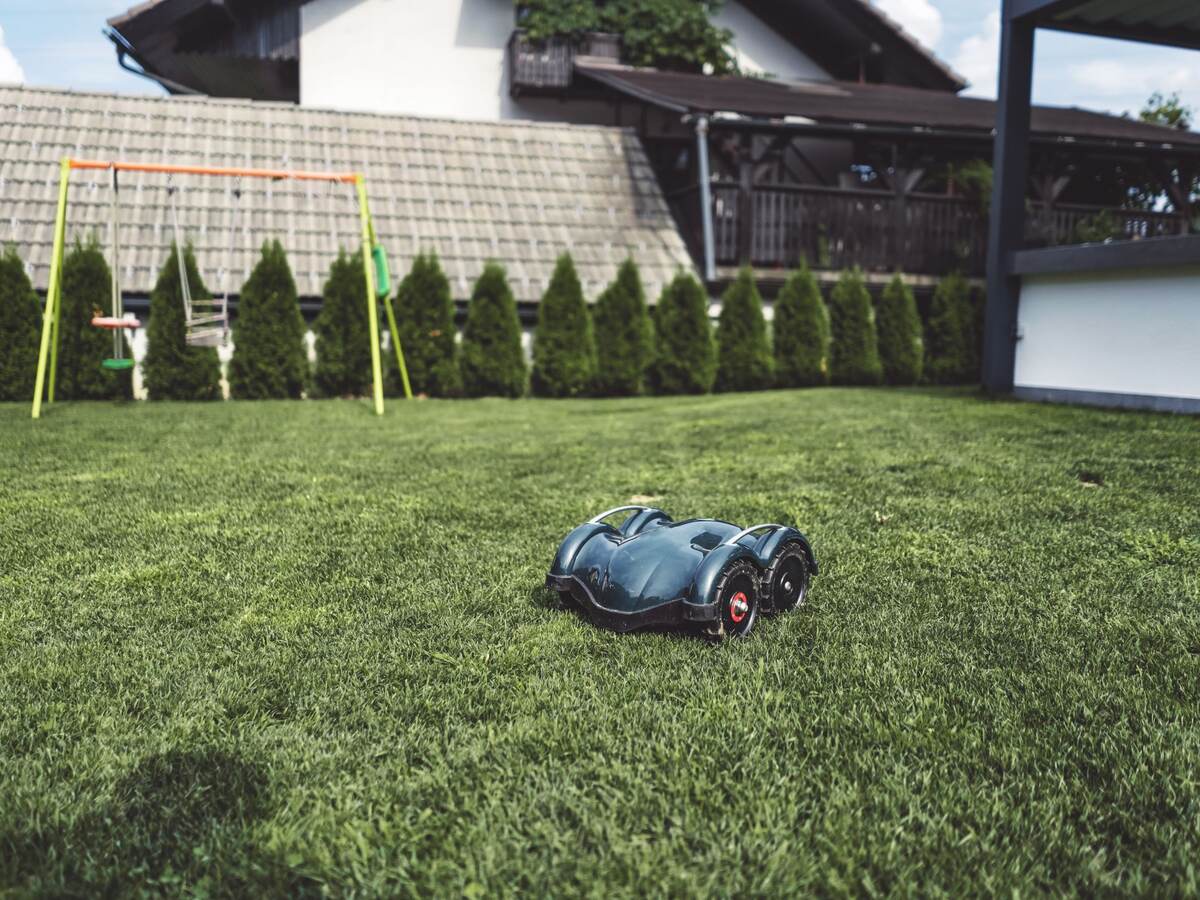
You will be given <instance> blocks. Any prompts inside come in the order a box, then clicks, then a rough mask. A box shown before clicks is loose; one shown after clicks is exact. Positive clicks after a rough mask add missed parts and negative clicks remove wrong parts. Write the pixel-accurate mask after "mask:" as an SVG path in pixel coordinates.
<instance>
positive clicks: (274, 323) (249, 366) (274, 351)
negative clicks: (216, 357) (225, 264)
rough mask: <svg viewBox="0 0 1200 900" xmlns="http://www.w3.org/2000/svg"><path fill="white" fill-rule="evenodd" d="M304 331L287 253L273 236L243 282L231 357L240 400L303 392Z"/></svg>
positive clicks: (231, 378) (231, 372)
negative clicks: (273, 239)
mask: <svg viewBox="0 0 1200 900" xmlns="http://www.w3.org/2000/svg"><path fill="white" fill-rule="evenodd" d="M304 332H305V327H304V318H303V317H302V316H301V315H300V304H299V300H298V298H297V296H296V282H295V279H293V278H292V270H291V268H290V267H289V266H288V261H287V254H285V253H284V252H283V247H282V246H281V245H280V243H279V241H268V242H266V243H265V244H263V249H262V257H261V258H260V259H259V261H258V264H257V265H256V266H255V267H254V271H253V272H251V273H250V278H249V279H247V281H246V283H245V285H243V286H242V293H241V297H240V302H239V303H238V317H237V321H236V322H235V324H234V330H233V359H232V360H231V361H230V363H229V390H230V393H231V394H232V395H233V396H234V397H235V398H237V399H240V400H266V399H270V398H289V397H290V398H299V397H300V396H301V394H302V393H303V391H304V388H305V386H306V383H307V380H308V357H307V355H306V353H305V348H304Z"/></svg>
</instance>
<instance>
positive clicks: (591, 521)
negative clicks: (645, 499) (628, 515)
mask: <svg viewBox="0 0 1200 900" xmlns="http://www.w3.org/2000/svg"><path fill="white" fill-rule="evenodd" d="M651 508H652V507H649V506H638V505H636V504H635V505H633V506H614V507H613V508H612V509H610V510H607V511H605V512H602V513H600V515H598V516H594V517H593V518H591V519H588V524H589V525H598V524H599V523H601V522H603V521H604V520H605V519H607V518H608V517H609V516H615V515H616V514H617V513H619V512H625V511H626V510H628V509H651Z"/></svg>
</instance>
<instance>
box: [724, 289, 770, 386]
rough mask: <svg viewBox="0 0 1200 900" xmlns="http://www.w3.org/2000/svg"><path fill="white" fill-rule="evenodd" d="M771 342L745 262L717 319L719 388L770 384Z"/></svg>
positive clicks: (760, 300) (726, 296)
mask: <svg viewBox="0 0 1200 900" xmlns="http://www.w3.org/2000/svg"><path fill="white" fill-rule="evenodd" d="M772 362H773V360H772V358H771V345H770V343H769V342H768V340H767V323H766V320H765V319H764V318H763V305H762V297H761V296H760V295H759V293H758V286H757V285H756V284H755V283H754V272H753V271H752V270H751V269H750V267H749V266H743V267H742V270H741V271H740V272H738V275H737V278H735V279H734V280H733V283H732V284H730V285H729V287H728V288H727V289H726V291H725V295H724V296H723V297H722V298H721V315H720V318H719V319H718V320H717V378H716V389H717V390H718V391H761V390H765V389H766V388H769V387H770V386H771V370H772Z"/></svg>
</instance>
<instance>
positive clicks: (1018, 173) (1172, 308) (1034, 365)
mask: <svg viewBox="0 0 1200 900" xmlns="http://www.w3.org/2000/svg"><path fill="white" fill-rule="evenodd" d="M1002 23H1003V32H1002V35H1003V38H1002V43H1001V59H1000V63H1001V69H1000V99H999V118H998V120H997V135H996V181H995V199H994V201H993V204H992V220H991V237H990V248H989V254H988V306H987V320H986V323H985V339H984V372H983V380H984V385H985V386H986V387H987V388H988V389H989V390H992V391H996V392H1008V391H1012V392H1013V393H1015V394H1016V395H1017V396H1019V397H1024V398H1027V399H1031V400H1053V401H1065V402H1075V403H1087V404H1097V405H1103V406H1127V407H1137V408H1146V409H1159V410H1170V411H1173V412H1188V413H1200V235H1196V234H1187V233H1182V234H1178V235H1174V236H1161V237H1154V238H1151V239H1149V240H1140V241H1132V240H1115V241H1106V242H1103V243H1085V244H1083V245H1080V246H1070V247H1040V248H1039V247H1030V246H1029V245H1028V241H1027V240H1026V228H1025V221H1026V217H1027V216H1026V209H1025V190H1024V185H1025V183H1026V182H1027V181H1028V178H1029V173H1030V170H1031V167H1032V166H1033V165H1034V161H1033V160H1031V154H1030V152H1029V145H1030V137H1029V136H1030V132H1031V129H1032V128H1034V127H1036V126H1035V124H1034V122H1035V121H1036V114H1031V109H1030V93H1031V85H1032V81H1033V42H1034V34H1035V33H1036V31H1037V30H1038V29H1039V28H1047V29H1058V30H1064V31H1073V32H1080V33H1084V34H1095V35H1102V36H1106V37H1113V38H1119V39H1123V40H1131V41H1144V42H1148V43H1152V44H1162V45H1172V46H1177V47H1184V48H1188V49H1192V50H1200V8H1198V6H1197V4H1195V3H1169V4H1168V3H1157V4H1155V3H1145V2H1140V0H1005V3H1004V12H1003V16H1002ZM1198 172H1200V169H1198V168H1197V167H1196V165H1195V163H1194V161H1191V160H1190V159H1184V160H1177V161H1174V162H1173V168H1170V169H1168V170H1167V171H1165V173H1164V175H1165V177H1164V180H1165V182H1166V185H1167V187H1168V188H1169V189H1171V192H1172V195H1173V198H1174V200H1175V203H1176V205H1177V206H1178V207H1180V208H1183V209H1187V208H1188V207H1190V205H1191V198H1192V194H1193V192H1194V190H1195V185H1196V183H1197V181H1196V179H1197V173H1198Z"/></svg>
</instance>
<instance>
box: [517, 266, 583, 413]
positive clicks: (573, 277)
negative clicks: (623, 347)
mask: <svg viewBox="0 0 1200 900" xmlns="http://www.w3.org/2000/svg"><path fill="white" fill-rule="evenodd" d="M595 372H596V345H595V342H594V341H593V339H592V319H591V315H590V314H589V313H588V308H587V302H586V301H585V300H584V299H583V286H582V285H580V283H579V276H578V275H577V274H575V263H574V262H573V261H572V260H571V254H569V253H564V254H562V256H560V257H559V258H558V262H557V263H556V264H555V266H554V274H553V275H552V276H551V277H550V284H549V286H548V287H547V288H546V293H545V294H544V295H543V296H542V302H541V303H540V304H539V305H538V321H537V329H536V330H535V331H534V334H533V370H532V372H531V376H530V379H529V382H530V388H531V389H532V390H533V393H534V394H536V395H537V396H539V397H577V396H579V395H580V394H582V393H584V392H585V391H587V390H588V388H589V387H591V383H592V376H593V375H594V374H595Z"/></svg>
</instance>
